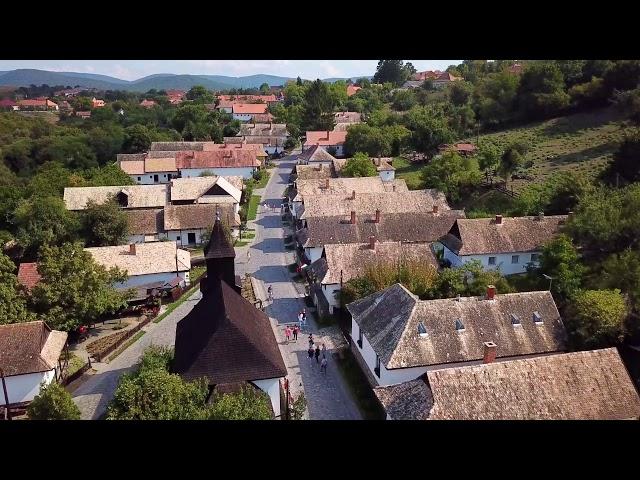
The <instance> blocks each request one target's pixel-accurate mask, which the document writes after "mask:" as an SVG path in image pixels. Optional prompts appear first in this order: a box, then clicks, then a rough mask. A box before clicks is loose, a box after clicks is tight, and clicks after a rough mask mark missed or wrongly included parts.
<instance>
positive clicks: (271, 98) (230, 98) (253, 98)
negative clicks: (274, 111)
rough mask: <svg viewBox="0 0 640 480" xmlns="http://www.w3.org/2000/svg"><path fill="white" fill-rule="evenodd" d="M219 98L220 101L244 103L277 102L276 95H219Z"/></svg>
mask: <svg viewBox="0 0 640 480" xmlns="http://www.w3.org/2000/svg"><path fill="white" fill-rule="evenodd" d="M218 98H219V99H220V101H234V100H236V101H237V100H242V101H245V102H247V101H249V102H253V101H259V100H262V101H263V102H275V101H276V96H275V95H218Z"/></svg>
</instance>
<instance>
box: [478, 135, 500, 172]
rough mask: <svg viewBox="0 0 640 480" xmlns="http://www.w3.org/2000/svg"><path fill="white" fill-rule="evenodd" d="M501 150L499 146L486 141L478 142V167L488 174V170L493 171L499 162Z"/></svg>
mask: <svg viewBox="0 0 640 480" xmlns="http://www.w3.org/2000/svg"><path fill="white" fill-rule="evenodd" d="M501 156H502V152H501V151H500V147H498V146H497V145H495V144H494V143H491V142H488V141H482V142H480V143H479V144H478V154H477V158H478V167H479V168H480V170H482V171H483V172H485V173H486V174H487V175H488V172H489V171H494V170H495V169H496V168H497V167H498V165H499V164H500V157H501Z"/></svg>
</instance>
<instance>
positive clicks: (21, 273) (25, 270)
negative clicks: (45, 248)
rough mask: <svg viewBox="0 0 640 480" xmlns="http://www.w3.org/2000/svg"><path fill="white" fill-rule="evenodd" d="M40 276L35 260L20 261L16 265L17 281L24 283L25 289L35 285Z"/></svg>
mask: <svg viewBox="0 0 640 480" xmlns="http://www.w3.org/2000/svg"><path fill="white" fill-rule="evenodd" d="M41 278H42V277H41V276H40V274H39V273H38V264H37V263H36V262H31V263H26V262H25V263H21V264H20V265H19V266H18V282H20V284H22V285H24V286H25V287H26V289H27V290H31V289H32V288H33V287H35V286H36V285H37V284H38V282H39V281H40V279H41Z"/></svg>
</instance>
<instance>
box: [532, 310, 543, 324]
mask: <svg viewBox="0 0 640 480" xmlns="http://www.w3.org/2000/svg"><path fill="white" fill-rule="evenodd" d="M533 322H534V323H535V324H536V325H542V323H543V322H542V315H540V313H539V312H533Z"/></svg>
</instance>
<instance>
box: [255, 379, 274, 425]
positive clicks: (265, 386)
mask: <svg viewBox="0 0 640 480" xmlns="http://www.w3.org/2000/svg"><path fill="white" fill-rule="evenodd" d="M251 383H253V384H254V385H255V386H256V387H258V388H259V389H260V390H262V391H263V392H265V393H266V394H267V395H269V398H270V399H271V406H272V407H273V413H274V415H275V416H276V417H277V416H278V415H280V379H279V378H268V379H266V380H253V381H252V382H251Z"/></svg>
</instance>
